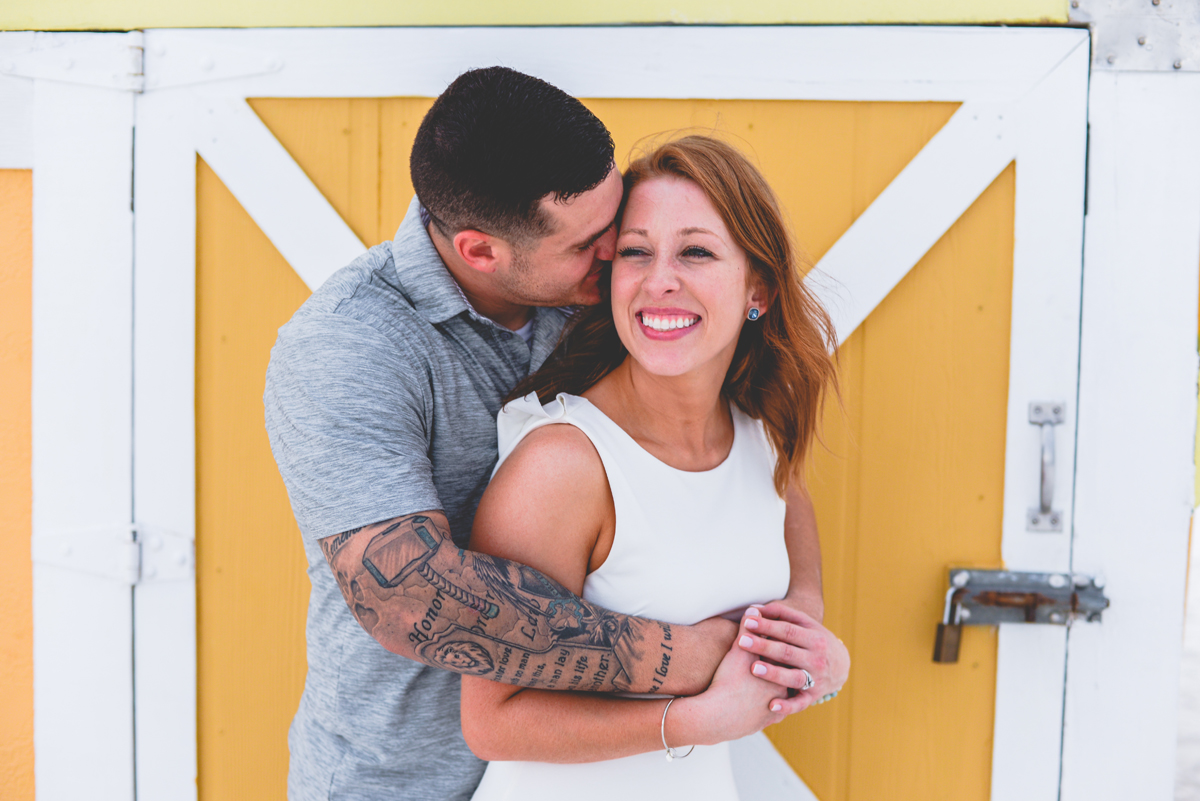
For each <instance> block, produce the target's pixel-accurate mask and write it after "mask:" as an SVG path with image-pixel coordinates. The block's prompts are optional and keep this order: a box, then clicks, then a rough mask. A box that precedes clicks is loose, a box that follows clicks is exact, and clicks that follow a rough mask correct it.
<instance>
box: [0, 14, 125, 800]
mask: <svg viewBox="0 0 1200 801" xmlns="http://www.w3.org/2000/svg"><path fill="white" fill-rule="evenodd" d="M140 45H141V34H140V33H134V34H80V33H72V34H38V33H4V34H0V103H3V104H4V108H3V109H0V168H32V170H33V397H32V413H33V431H32V435H33V436H32V439H33V443H32V444H33V465H32V479H33V521H32V522H33V538H32V542H31V545H32V555H33V566H32V569H33V635H34V638H33V662H34V686H33V704H34V751H35V753H36V761H35V767H34V770H35V781H36V786H37V793H38V797H39V798H40V799H68V798H95V799H122V800H124V799H130V798H132V797H133V794H134V781H135V776H134V728H133V704H134V688H133V641H132V638H133V620H132V611H133V607H132V601H133V595H132V589H131V587H132V582H131V576H132V571H133V568H134V567H135V566H134V565H133V564H132V563H131V561H130V559H131V557H132V556H133V554H134V552H133V551H132V550H131V546H132V539H133V534H132V527H131V522H132V520H133V517H132V509H131V501H132V497H133V496H132V470H133V465H132V450H131V442H132V422H133V421H132V414H131V410H132V401H133V398H132V391H133V386H132V379H133V375H132V359H131V347H132V341H133V331H132V321H133V293H132V289H133V237H134V234H133V211H132V208H131V202H130V201H131V189H132V187H131V180H130V178H131V175H132V170H133V122H134V94H133V93H132V92H131V91H130V87H132V86H136V84H137V81H138V78H137V76H136V75H135V74H134V70H133V69H132V68H131V67H132V65H134V64H135V62H136V64H140Z"/></svg>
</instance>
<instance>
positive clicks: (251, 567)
mask: <svg viewBox="0 0 1200 801" xmlns="http://www.w3.org/2000/svg"><path fill="white" fill-rule="evenodd" d="M196 210H197V226H196V228H197V230H196V273H197V276H196V461H197V465H196V468H197V469H196V496H197V497H196V501H197V503H196V524H197V525H196V595H197V614H196V625H197V640H198V642H197V650H198V654H197V660H198V665H197V668H198V675H197V680H198V685H199V687H198V699H197V700H198V710H197V712H198V727H197V728H198V732H197V734H198V748H199V791H200V798H201V799H202V801H226V799H231V798H264V799H266V798H272V799H274V798H283V797H284V794H285V789H286V778H287V758H288V751H287V739H286V737H287V728H288V725H289V724H290V723H291V719H292V716H293V715H294V714H295V712H296V704H297V702H298V701H299V699H300V691H301V690H302V689H303V686H304V672H305V667H306V663H305V658H304V619H305V614H306V611H307V601H308V578H307V576H306V575H305V566H306V563H305V559H304V552H303V550H302V548H301V541H300V532H299V530H298V529H297V528H296V523H295V520H294V518H293V517H292V513H291V507H290V506H289V504H288V499H287V493H286V492H285V490H284V487H283V482H282V480H281V479H280V478H279V473H278V471H277V470H276V469H275V462H274V461H273V460H272V458H271V452H270V448H269V446H268V444H267V434H266V431H265V430H264V429H263V405H262V393H263V376H264V375H265V373H266V369H267V359H268V358H269V353H270V349H271V345H272V344H273V343H274V341H275V331H276V329H277V328H278V327H279V326H281V325H283V323H285V322H286V321H287V320H288V318H289V317H291V315H292V313H293V312H294V311H295V310H296V308H297V307H298V306H299V305H300V304H301V303H303V302H304V300H305V299H306V298H307V297H308V294H309V293H308V289H307V288H306V287H305V286H304V284H303V282H301V281H300V279H299V278H298V277H297V276H296V274H295V273H294V272H293V271H292V269H291V268H290V267H289V266H288V264H287V262H285V261H284V260H283V258H282V257H281V256H280V255H279V254H278V252H277V251H276V250H275V249H274V247H272V245H271V243H270V242H269V241H268V240H267V238H266V237H265V236H264V235H263V234H262V232H261V231H259V229H258V228H257V226H255V224H254V222H253V221H252V220H251V219H250V217H249V215H247V214H246V212H245V211H244V210H243V209H242V208H241V206H239V205H238V203H237V201H236V200H235V199H234V197H233V195H231V194H230V193H229V192H228V190H226V189H225V187H224V185H223V184H221V182H220V179H218V178H217V177H216V175H215V174H214V173H213V172H212V170H211V169H209V167H208V166H207V165H205V164H204V163H203V162H200V163H199V166H198V169H197V174H196Z"/></svg>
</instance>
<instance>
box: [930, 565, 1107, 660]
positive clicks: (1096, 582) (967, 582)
mask: <svg viewBox="0 0 1200 801" xmlns="http://www.w3.org/2000/svg"><path fill="white" fill-rule="evenodd" d="M1107 608H1108V598H1107V597H1106V596H1105V595H1104V580H1103V579H1099V578H1093V577H1091V576H1084V575H1081V574H1078V573H1076V574H1075V575H1069V574H1066V573H1016V572H1013V571H1009V570H968V569H965V568H957V567H956V568H953V569H951V570H950V588H949V589H948V590H946V606H945V609H944V611H943V612H942V622H941V623H939V624H938V628H937V638H936V639H935V640H934V646H933V661H934V662H940V663H943V664H945V663H953V662H957V661H958V645H959V642H960V640H961V638H962V627H963V626H964V625H971V626H991V625H995V624H997V623H1046V624H1050V625H1052V626H1070V625H1071V624H1072V623H1074V622H1075V621H1078V620H1082V621H1086V622H1088V623H1096V622H1099V620H1100V615H1101V613H1102V612H1103V611H1104V610H1105V609H1107Z"/></svg>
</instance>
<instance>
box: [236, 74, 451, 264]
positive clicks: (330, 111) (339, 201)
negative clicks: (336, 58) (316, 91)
mask: <svg viewBox="0 0 1200 801" xmlns="http://www.w3.org/2000/svg"><path fill="white" fill-rule="evenodd" d="M432 104H433V99H432V98H426V97H391V98H384V99H380V98H353V99H343V98H318V99H311V100H310V99H305V100H303V101H300V102H298V101H296V100H292V99H286V98H283V99H281V98H255V99H252V100H251V101H250V106H251V107H252V108H253V109H254V111H255V113H256V114H258V116H259V118H260V119H262V121H263V123H264V124H266V126H267V127H268V128H270V129H271V131H272V132H274V133H275V135H276V137H277V138H278V139H279V141H280V142H281V143H282V144H283V146H284V147H285V148H287V151H288V152H289V153H290V154H291V155H292V157H293V158H294V159H296V162H297V163H298V164H299V165H300V167H301V168H302V169H303V170H304V172H305V173H306V174H307V175H308V177H309V178H310V179H312V182H313V183H314V184H316V186H317V188H318V189H320V190H321V193H322V194H323V195H324V196H325V199H326V200H328V201H329V203H330V205H332V206H333V207H334V208H335V209H336V210H337V212H338V214H340V215H342V219H344V220H345V221H346V223H347V224H348V225H349V226H350V228H351V230H353V231H354V233H356V234H358V238H359V239H361V240H362V241H363V244H365V245H367V246H368V247H369V246H371V245H374V244H377V243H379V242H384V241H386V240H389V239H391V238H392V237H393V236H395V234H396V229H397V228H399V227H400V221H401V220H403V219H404V212H406V211H407V210H408V203H409V201H410V200H412V195H413V188H412V180H411V178H410V177H409V170H408V154H409V151H410V150H412V143H413V139H414V138H415V137H416V135H417V127H418V126H419V125H420V124H421V120H422V119H423V118H424V117H425V112H426V111H428V110H429V107H430V106H431V105H432Z"/></svg>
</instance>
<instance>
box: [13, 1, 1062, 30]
mask: <svg viewBox="0 0 1200 801" xmlns="http://www.w3.org/2000/svg"><path fill="white" fill-rule="evenodd" d="M1066 21H1067V8H1066V5H1065V4H1063V3H1062V2H1059V0H972V2H971V3H969V4H952V3H930V2H922V1H921V0H906V2H899V3H897V2H895V0H858V2H855V3H841V2H835V1H834V0H823V1H822V2H810V3H802V4H797V3H795V2H791V0H760V2H757V3H754V4H752V5H731V4H729V3H726V2H721V0H687V2H683V3H680V2H678V1H677V0H676V2H664V0H649V1H647V0H614V2H611V3H603V4H596V3H582V2H559V1H558V0H532V2H530V1H529V0H524V1H523V2H519V3H496V4H480V3H478V2H473V1H472V0H445V2H441V3H413V4H410V3H399V4H397V3H389V2H384V0H349V2H342V3H337V4H301V5H289V6H271V5H258V4H253V3H250V4H247V3H237V2H230V0H219V1H218V2H210V3H203V4H197V5H175V4H166V5H164V4H160V3H155V2H153V1H152V0H113V1H112V2H107V3H104V4H103V5H97V6H85V7H84V8H79V7H77V6H75V5H73V4H71V3H64V2H46V1H45V0H11V2H9V3H7V4H6V5H5V6H4V7H3V9H2V10H0V25H3V26H5V27H14V28H16V27H22V28H38V29H43V30H52V29H53V30H58V29H71V28H88V29H110V30H111V29H131V28H149V27H162V28H196V27H199V28H246V27H255V26H264V27H292V26H322V27H330V26H337V27H342V26H359V27H362V26H371V25H611V24H621V23H631V22H634V23H647V22H691V23H724V24H729V23H736V24H741V23H748V22H759V23H803V24H818V23H819V24H829V23H835V22H846V23H876V24H878V23H889V22H890V23H902V24H912V23H915V22H922V23H948V22H959V23H966V22H976V23H996V22H1027V23H1028V22H1040V23H1046V22H1059V23H1062V22H1066Z"/></svg>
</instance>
